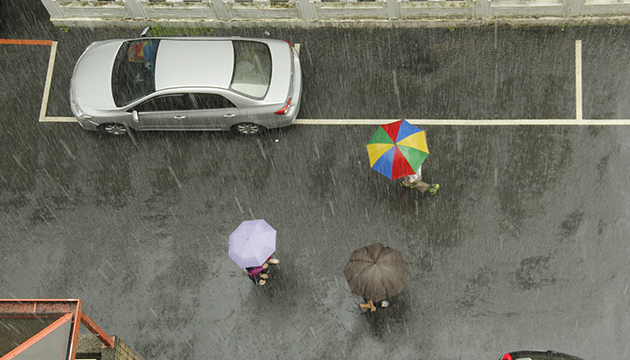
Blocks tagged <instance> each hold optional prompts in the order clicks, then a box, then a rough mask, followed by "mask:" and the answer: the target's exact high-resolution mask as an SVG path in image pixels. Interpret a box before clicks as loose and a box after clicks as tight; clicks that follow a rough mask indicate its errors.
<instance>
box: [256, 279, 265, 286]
mask: <svg viewBox="0 0 630 360" xmlns="http://www.w3.org/2000/svg"><path fill="white" fill-rule="evenodd" d="M266 283H267V280H260V281H259V282H258V285H261V286H262V285H265V284H266Z"/></svg>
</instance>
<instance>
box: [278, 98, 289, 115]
mask: <svg viewBox="0 0 630 360" xmlns="http://www.w3.org/2000/svg"><path fill="white" fill-rule="evenodd" d="M291 99H292V98H289V101H287V104H286V105H284V107H283V108H282V109H280V110H278V111H276V114H277V115H284V114H286V113H287V111H289V105H290V104H291Z"/></svg>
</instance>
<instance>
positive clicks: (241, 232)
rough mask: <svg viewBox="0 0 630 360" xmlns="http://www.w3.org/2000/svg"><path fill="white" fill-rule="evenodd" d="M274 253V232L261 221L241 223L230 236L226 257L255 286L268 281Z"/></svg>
mask: <svg viewBox="0 0 630 360" xmlns="http://www.w3.org/2000/svg"><path fill="white" fill-rule="evenodd" d="M275 251H276V230H275V229H274V228H272V227H271V226H270V225H269V224H267V222H266V221H265V220H263V219H258V220H249V221H243V222H242V223H241V225H239V227H238V228H237V229H236V230H234V232H233V233H232V234H231V235H230V242H229V248H228V255H229V256H230V258H231V259H232V260H234V262H235V263H236V264H237V265H238V266H240V267H241V268H243V269H244V270H245V272H247V276H249V278H250V279H251V280H252V281H253V282H254V284H256V285H265V284H266V283H267V280H268V279H269V270H268V266H269V264H279V263H280V260H278V259H272V258H271V255H273V253H274V252H275Z"/></svg>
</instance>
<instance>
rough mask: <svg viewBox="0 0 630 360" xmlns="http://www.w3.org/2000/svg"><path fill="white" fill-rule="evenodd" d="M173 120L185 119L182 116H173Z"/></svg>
mask: <svg viewBox="0 0 630 360" xmlns="http://www.w3.org/2000/svg"><path fill="white" fill-rule="evenodd" d="M173 118H174V119H177V120H184V119H185V118H186V117H185V116H184V115H177V116H174V117H173Z"/></svg>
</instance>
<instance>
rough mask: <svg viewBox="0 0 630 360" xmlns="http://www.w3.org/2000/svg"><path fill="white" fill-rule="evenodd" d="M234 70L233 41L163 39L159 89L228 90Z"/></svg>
mask: <svg viewBox="0 0 630 360" xmlns="http://www.w3.org/2000/svg"><path fill="white" fill-rule="evenodd" d="M217 54H220V56H217ZM233 69H234V48H233V46H232V41H231V40H227V39H223V40H199V39H190V40H189V39H161V41H160V46H159V47H158V51H157V56H156V61H155V88H156V90H163V89H168V88H176V87H197V86H203V87H218V88H224V89H227V88H228V87H229V85H230V81H231V79H232V71H233Z"/></svg>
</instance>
